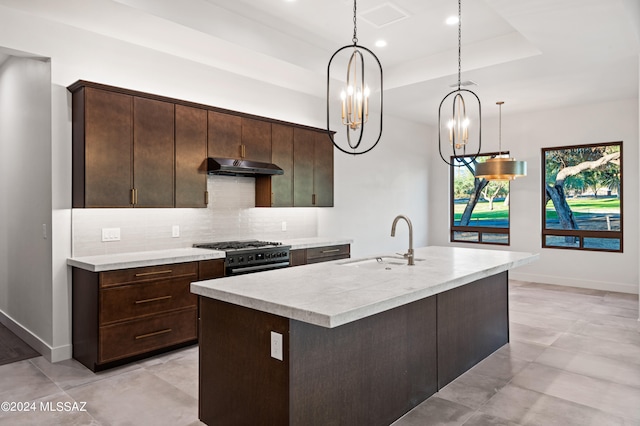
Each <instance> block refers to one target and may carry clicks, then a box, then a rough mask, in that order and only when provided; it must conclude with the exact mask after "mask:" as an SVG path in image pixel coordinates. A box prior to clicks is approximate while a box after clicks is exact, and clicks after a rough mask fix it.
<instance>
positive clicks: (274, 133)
mask: <svg viewBox="0 0 640 426" xmlns="http://www.w3.org/2000/svg"><path fill="white" fill-rule="evenodd" d="M271 161H272V162H273V163H274V164H275V165H276V166H278V167H280V168H281V169H282V170H284V174H283V175H275V176H271V193H272V195H271V205H272V206H273V207H292V206H293V127H289V126H283V125H281V124H272V125H271Z"/></svg>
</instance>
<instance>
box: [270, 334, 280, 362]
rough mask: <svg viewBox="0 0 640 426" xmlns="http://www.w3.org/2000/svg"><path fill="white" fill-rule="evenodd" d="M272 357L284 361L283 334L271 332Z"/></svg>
mask: <svg viewBox="0 0 640 426" xmlns="http://www.w3.org/2000/svg"><path fill="white" fill-rule="evenodd" d="M271 358H275V359H279V360H280V361H282V334H280V333H276V332H275V331H272V332H271Z"/></svg>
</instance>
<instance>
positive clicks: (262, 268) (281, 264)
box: [229, 262, 289, 275]
mask: <svg viewBox="0 0 640 426" xmlns="http://www.w3.org/2000/svg"><path fill="white" fill-rule="evenodd" d="M288 266H289V262H279V263H267V264H264V265H255V266H242V267H239V268H229V272H230V275H234V274H242V273H246V272H259V271H268V270H270V269H276V268H286V267H288Z"/></svg>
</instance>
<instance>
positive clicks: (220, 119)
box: [207, 111, 242, 158]
mask: <svg viewBox="0 0 640 426" xmlns="http://www.w3.org/2000/svg"><path fill="white" fill-rule="evenodd" d="M208 141H209V144H208V151H207V152H208V155H209V157H212V158H217V157H221V158H241V154H242V152H241V149H242V118H240V117H238V116H237V115H231V114H224V113H221V112H216V111H209V137H208Z"/></svg>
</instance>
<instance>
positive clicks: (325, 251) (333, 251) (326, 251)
mask: <svg viewBox="0 0 640 426" xmlns="http://www.w3.org/2000/svg"><path fill="white" fill-rule="evenodd" d="M337 251H340V249H332V250H322V252H321V253H335V252H337Z"/></svg>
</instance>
